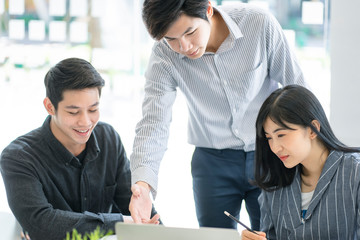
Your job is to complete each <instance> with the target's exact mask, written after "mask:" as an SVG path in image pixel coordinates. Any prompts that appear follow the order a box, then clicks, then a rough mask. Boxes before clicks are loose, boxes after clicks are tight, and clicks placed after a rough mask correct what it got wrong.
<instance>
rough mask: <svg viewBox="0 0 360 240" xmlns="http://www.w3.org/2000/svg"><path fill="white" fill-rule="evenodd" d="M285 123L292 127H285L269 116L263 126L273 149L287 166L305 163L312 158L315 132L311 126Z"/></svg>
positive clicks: (291, 166)
mask: <svg viewBox="0 0 360 240" xmlns="http://www.w3.org/2000/svg"><path fill="white" fill-rule="evenodd" d="M285 124H286V125H287V126H288V127H290V128H292V129H288V128H284V127H282V126H280V125H278V124H276V123H275V122H274V121H272V120H271V119H270V118H269V117H268V118H267V119H266V121H265V123H264V125H263V128H264V131H265V137H266V138H267V140H268V143H269V146H270V149H271V151H272V152H273V153H275V154H276V155H277V156H278V158H279V159H280V160H281V161H282V162H283V164H284V165H285V167H287V168H293V167H295V166H296V165H298V164H299V163H303V164H304V163H305V162H306V161H307V160H308V159H309V158H310V156H311V152H312V151H311V150H312V139H313V134H312V130H311V129H310V128H309V127H306V128H304V127H303V126H300V125H295V124H291V123H287V122H285Z"/></svg>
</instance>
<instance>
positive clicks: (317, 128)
mask: <svg viewBox="0 0 360 240" xmlns="http://www.w3.org/2000/svg"><path fill="white" fill-rule="evenodd" d="M311 125H313V126H314V127H315V128H316V130H317V131H318V132H320V123H319V121H318V120H312V122H311ZM310 130H311V132H310V137H311V139H314V138H315V137H317V134H316V132H314V131H313V130H312V129H311V128H310Z"/></svg>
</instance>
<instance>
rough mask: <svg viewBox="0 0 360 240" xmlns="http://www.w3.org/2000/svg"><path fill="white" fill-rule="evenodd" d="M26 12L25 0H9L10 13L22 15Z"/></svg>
mask: <svg viewBox="0 0 360 240" xmlns="http://www.w3.org/2000/svg"><path fill="white" fill-rule="evenodd" d="M24 12H25V0H11V1H9V14H13V15H22V14H24Z"/></svg>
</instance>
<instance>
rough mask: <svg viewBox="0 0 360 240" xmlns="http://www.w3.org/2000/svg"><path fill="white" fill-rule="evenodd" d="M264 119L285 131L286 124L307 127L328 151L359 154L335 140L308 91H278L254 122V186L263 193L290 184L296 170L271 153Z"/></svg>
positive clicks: (290, 87)
mask: <svg viewBox="0 0 360 240" xmlns="http://www.w3.org/2000/svg"><path fill="white" fill-rule="evenodd" d="M268 117H269V118H270V119H271V120H272V121H274V122H275V123H276V124H278V125H279V126H282V127H284V128H287V129H291V128H290V127H289V126H287V125H286V123H291V124H295V125H300V126H303V127H310V128H311V129H312V130H313V131H314V132H315V133H316V134H317V137H318V139H319V140H320V141H322V143H323V144H324V146H325V147H326V148H327V149H328V150H329V151H331V150H338V151H343V152H359V151H360V149H359V148H351V147H347V146H346V145H345V144H343V143H342V142H340V141H339V140H338V139H337V138H336V136H335V135H334V133H333V131H332V129H331V127H330V124H329V121H328V119H327V117H326V114H325V112H324V109H323V108H322V106H321V104H320V102H319V100H318V99H317V98H316V96H315V95H314V94H313V93H312V92H311V91H309V90H308V89H306V88H304V87H302V86H299V85H288V86H286V87H284V88H280V89H278V90H276V91H274V92H273V93H272V94H271V95H270V96H269V97H268V98H267V99H266V100H265V102H264V103H263V105H262V106H261V108H260V111H259V114H258V116H257V119H256V147H255V148H256V149H255V183H256V184H257V185H258V186H259V187H260V188H262V189H264V190H266V191H272V190H276V189H278V188H282V187H285V186H288V185H290V184H291V183H292V181H293V179H294V176H295V171H296V167H293V168H290V169H289V168H286V167H285V166H284V164H283V163H282V162H281V161H280V160H279V158H278V157H277V156H276V155H275V154H274V153H273V152H272V151H271V149H270V146H269V143H268V140H267V139H266V137H265V133H264V128H263V125H264V123H265V121H266V119H267V118H268ZM313 120H317V121H319V123H320V131H318V130H317V129H316V128H315V127H314V126H313V125H312V121H313Z"/></svg>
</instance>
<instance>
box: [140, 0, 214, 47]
mask: <svg viewBox="0 0 360 240" xmlns="http://www.w3.org/2000/svg"><path fill="white" fill-rule="evenodd" d="M208 6H209V1H208V0H166V1H164V0H145V1H144V4H143V10H142V18H143V21H144V23H145V26H146V28H147V30H148V32H149V34H150V35H151V36H152V37H153V38H154V39H156V40H160V39H162V38H163V37H164V35H165V34H166V32H167V31H168V30H169V28H170V27H171V25H172V24H173V23H174V22H175V21H176V20H178V19H179V17H180V16H181V15H182V14H185V15H187V16H189V17H196V18H201V19H204V20H206V21H208V18H207V15H206V13H207V8H208Z"/></svg>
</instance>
